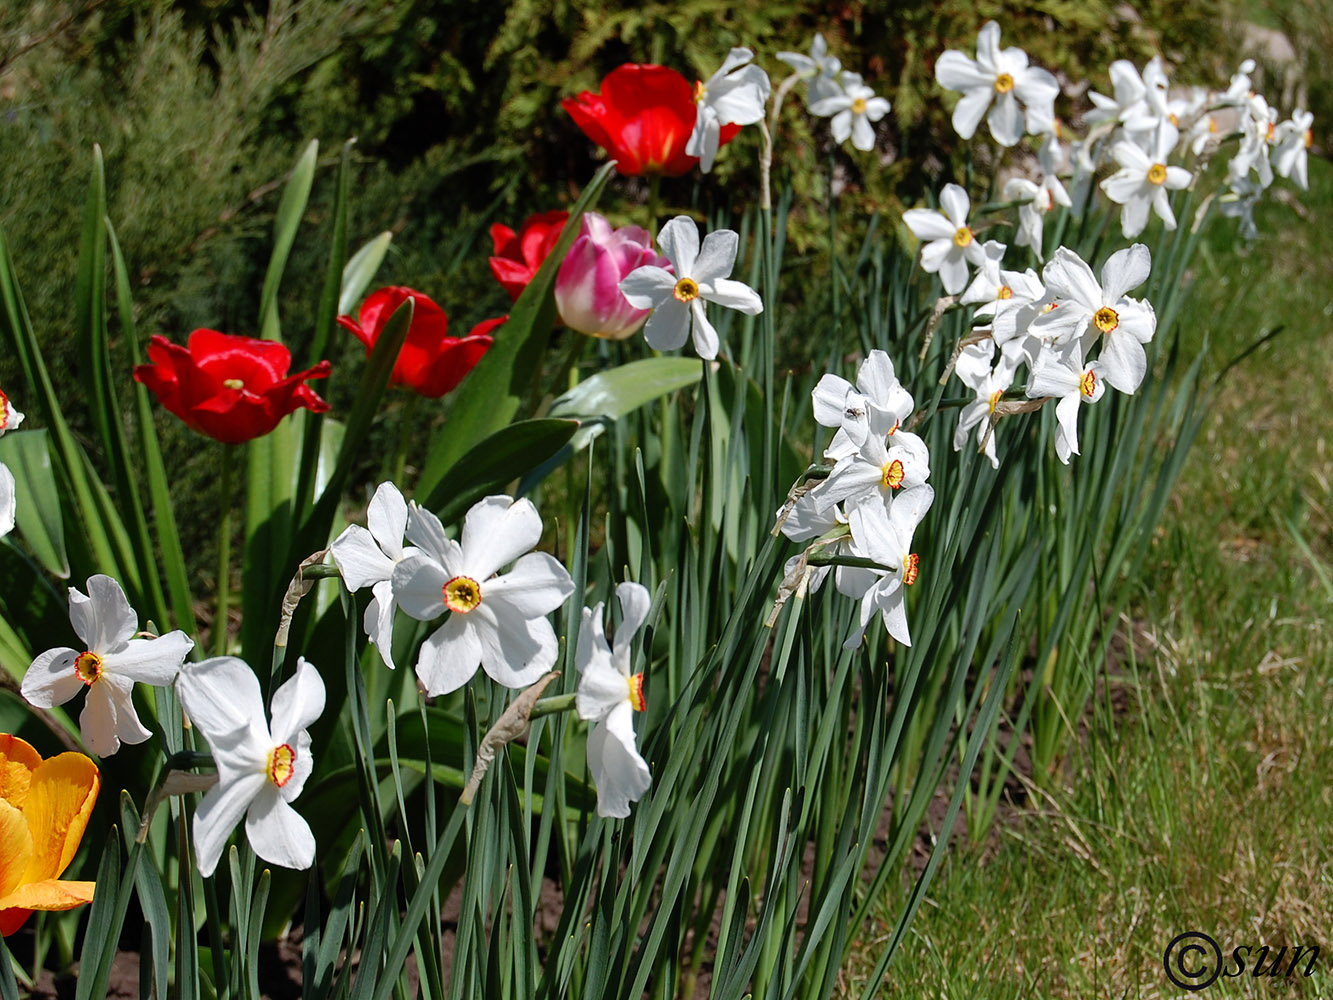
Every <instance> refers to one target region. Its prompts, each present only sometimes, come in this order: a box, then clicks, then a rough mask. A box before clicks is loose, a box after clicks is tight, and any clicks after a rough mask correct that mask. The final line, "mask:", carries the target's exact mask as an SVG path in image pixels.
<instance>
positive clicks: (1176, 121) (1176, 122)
mask: <svg viewBox="0 0 1333 1000" xmlns="http://www.w3.org/2000/svg"><path fill="white" fill-rule="evenodd" d="M1166 117H1167V118H1168V119H1169V120H1170V122H1171V124H1172V125H1174V126H1176V128H1179V127H1180V119H1179V118H1177V117H1176V116H1175V113H1174V112H1172V113H1171V114H1169V115H1167V116H1166Z"/></svg>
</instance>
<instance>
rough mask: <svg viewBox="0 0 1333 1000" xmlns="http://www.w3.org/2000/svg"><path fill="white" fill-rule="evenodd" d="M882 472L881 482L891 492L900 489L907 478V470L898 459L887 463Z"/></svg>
mask: <svg viewBox="0 0 1333 1000" xmlns="http://www.w3.org/2000/svg"><path fill="white" fill-rule="evenodd" d="M882 472H883V475H882V477H881V482H883V484H884V485H885V486H887V487H888V488H889V489H891V490H896V489H898V488H899V487H900V486H902V484H903V480H904V479H906V478H907V470H906V469H904V468H903V463H902V460H901V459H897V458H895V459H894V460H893V461H892V462H886V463H885V465H884V468H883V470H882Z"/></svg>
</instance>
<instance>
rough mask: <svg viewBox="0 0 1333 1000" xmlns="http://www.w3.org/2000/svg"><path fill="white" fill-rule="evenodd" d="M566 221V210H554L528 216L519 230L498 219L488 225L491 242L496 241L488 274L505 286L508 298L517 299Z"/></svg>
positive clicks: (567, 219) (554, 243)
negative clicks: (503, 223)
mask: <svg viewBox="0 0 1333 1000" xmlns="http://www.w3.org/2000/svg"><path fill="white" fill-rule="evenodd" d="M568 221H569V213H568V212H562V211H558V210H557V211H554V212H543V213H542V214H540V215H530V216H528V218H527V219H526V220H524V222H523V231H522V232H521V233H515V232H514V231H513V230H512V229H510V228H509V227H508V226H502V225H501V224H500V223H498V222H497V223H496V224H495V225H493V226H491V242H492V243H494V244H495V256H494V257H492V258H491V273H492V274H494V275H495V280H496V281H498V282H500V284H501V285H502V286H504V290H505V291H506V292H508V293H509V298H510V299H512V300H513V301H515V302H517V301H518V297H519V295H520V294H522V292H523V289H525V288H527V287H528V282H530V281H531V280H532V279H533V278H534V277H536V275H537V270H538V268H540V267H541V266H542V261H544V260H545V259H546V255H547V254H549V253H550V252H551V248H552V247H554V246H555V245H556V243H557V242H558V241H559V239H560V233H561V231H563V230H564V228H565V223H566V222H568Z"/></svg>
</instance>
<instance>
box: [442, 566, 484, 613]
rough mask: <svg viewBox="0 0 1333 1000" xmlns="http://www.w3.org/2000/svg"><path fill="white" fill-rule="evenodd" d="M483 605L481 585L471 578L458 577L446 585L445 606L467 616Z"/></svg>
mask: <svg viewBox="0 0 1333 1000" xmlns="http://www.w3.org/2000/svg"><path fill="white" fill-rule="evenodd" d="M479 604H481V584H479V583H478V582H477V581H476V580H474V579H472V577H470V576H456V577H454V578H453V579H452V580H450V581H449V582H448V583H446V584H445V585H444V606H445V607H446V608H448V609H449V610H450V611H453V612H456V613H458V614H460V615H465V614H467V613H468V612H469V611H475V610H476V608H477V606H478V605H479Z"/></svg>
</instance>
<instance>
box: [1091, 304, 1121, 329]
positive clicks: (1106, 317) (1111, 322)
mask: <svg viewBox="0 0 1333 1000" xmlns="http://www.w3.org/2000/svg"><path fill="white" fill-rule="evenodd" d="M1092 325H1093V326H1095V327H1096V328H1097V329H1098V330H1101V331H1102V333H1110V332H1111V331H1112V330H1114V329H1115V328H1116V327H1117V326H1119V325H1120V314H1119V313H1117V312H1116V311H1115V310H1114V309H1112V308H1111V307H1110V306H1102V307H1101V308H1100V309H1098V310H1097V311H1096V312H1095V313H1093V314H1092Z"/></svg>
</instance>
